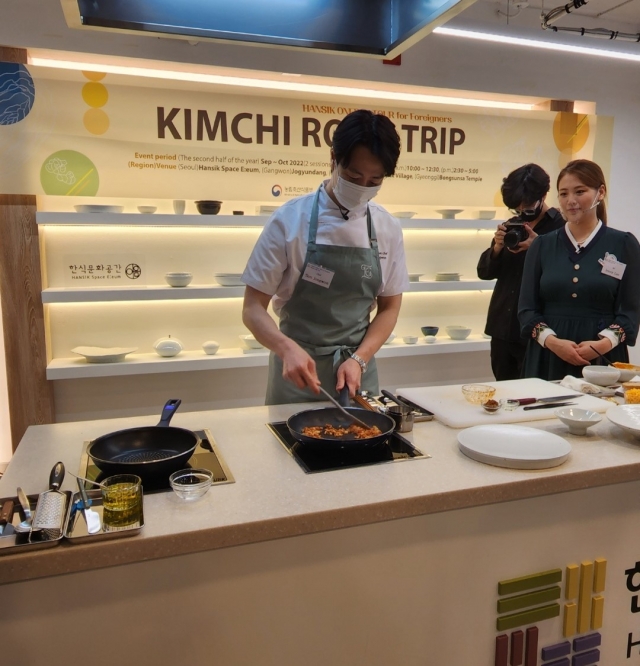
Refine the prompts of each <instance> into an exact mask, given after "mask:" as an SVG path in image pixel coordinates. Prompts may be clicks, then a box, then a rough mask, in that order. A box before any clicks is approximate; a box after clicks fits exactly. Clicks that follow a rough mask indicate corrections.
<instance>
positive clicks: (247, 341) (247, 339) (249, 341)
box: [240, 335, 262, 349]
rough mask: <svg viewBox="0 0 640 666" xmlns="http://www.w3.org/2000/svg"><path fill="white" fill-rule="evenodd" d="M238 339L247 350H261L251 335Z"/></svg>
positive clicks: (260, 346)
mask: <svg viewBox="0 0 640 666" xmlns="http://www.w3.org/2000/svg"><path fill="white" fill-rule="evenodd" d="M240 339H241V340H242V342H244V344H245V345H246V346H247V347H248V348H249V349H262V345H261V344H260V343H259V342H258V341H257V340H256V339H255V337H254V336H253V335H241V336H240Z"/></svg>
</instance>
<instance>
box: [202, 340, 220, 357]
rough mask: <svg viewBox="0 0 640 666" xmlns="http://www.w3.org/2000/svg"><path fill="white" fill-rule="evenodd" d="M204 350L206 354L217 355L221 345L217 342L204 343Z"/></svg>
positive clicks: (208, 341)
mask: <svg viewBox="0 0 640 666" xmlns="http://www.w3.org/2000/svg"><path fill="white" fill-rule="evenodd" d="M202 349H203V350H204V353H205V354H209V356H213V355H214V354H215V353H217V351H218V349H220V343H219V342H216V341H215V340H207V341H206V342H203V343H202Z"/></svg>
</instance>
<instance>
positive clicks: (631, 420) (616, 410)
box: [607, 405, 640, 437]
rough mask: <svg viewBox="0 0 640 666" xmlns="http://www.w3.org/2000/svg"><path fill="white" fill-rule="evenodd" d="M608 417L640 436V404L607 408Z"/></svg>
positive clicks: (612, 421) (624, 428)
mask: <svg viewBox="0 0 640 666" xmlns="http://www.w3.org/2000/svg"><path fill="white" fill-rule="evenodd" d="M607 418H608V419H609V421H611V423H615V424H616V425H617V426H620V427H621V428H622V429H623V430H626V431H627V432H630V433H631V434H632V435H635V436H636V437H640V405H616V406H615V407H609V409H607Z"/></svg>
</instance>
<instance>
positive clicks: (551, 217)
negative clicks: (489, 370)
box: [478, 208, 564, 342]
mask: <svg viewBox="0 0 640 666" xmlns="http://www.w3.org/2000/svg"><path fill="white" fill-rule="evenodd" d="M563 225H564V220H563V219H562V215H560V212H559V211H558V210H556V209H555V208H549V210H548V211H547V212H546V213H545V216H544V217H543V218H542V219H541V220H540V222H538V224H536V226H535V228H534V231H535V232H536V233H537V234H538V235H539V236H542V235H543V234H548V233H549V232H550V231H554V230H555V229H559V228H560V227H562V226H563ZM493 246H494V241H491V247H490V248H488V249H487V250H485V251H484V252H483V253H482V254H481V255H480V261H479V262H478V277H479V278H480V279H481V280H497V282H496V286H495V289H494V290H493V294H492V296H491V302H490V303H489V312H488V314H487V325H486V326H485V329H484V332H485V333H486V334H487V335H490V336H491V337H492V338H497V339H499V340H511V341H517V340H520V339H521V337H520V324H519V322H518V299H519V297H520V283H521V282H522V271H523V269H524V259H525V257H526V256H527V253H526V252H518V253H517V254H514V253H513V252H510V251H509V250H507V248H503V249H502V252H500V254H499V255H498V256H497V257H494V256H493V252H492V251H493ZM523 342H526V341H524V340H523Z"/></svg>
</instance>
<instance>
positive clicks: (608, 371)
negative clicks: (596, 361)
mask: <svg viewBox="0 0 640 666" xmlns="http://www.w3.org/2000/svg"><path fill="white" fill-rule="evenodd" d="M582 376H583V377H584V378H585V379H586V380H587V381H588V382H589V383H591V384H596V385H597V386H611V384H615V383H616V382H617V381H618V380H619V379H620V370H618V368H612V367H611V366H610V365H585V366H584V368H582Z"/></svg>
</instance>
